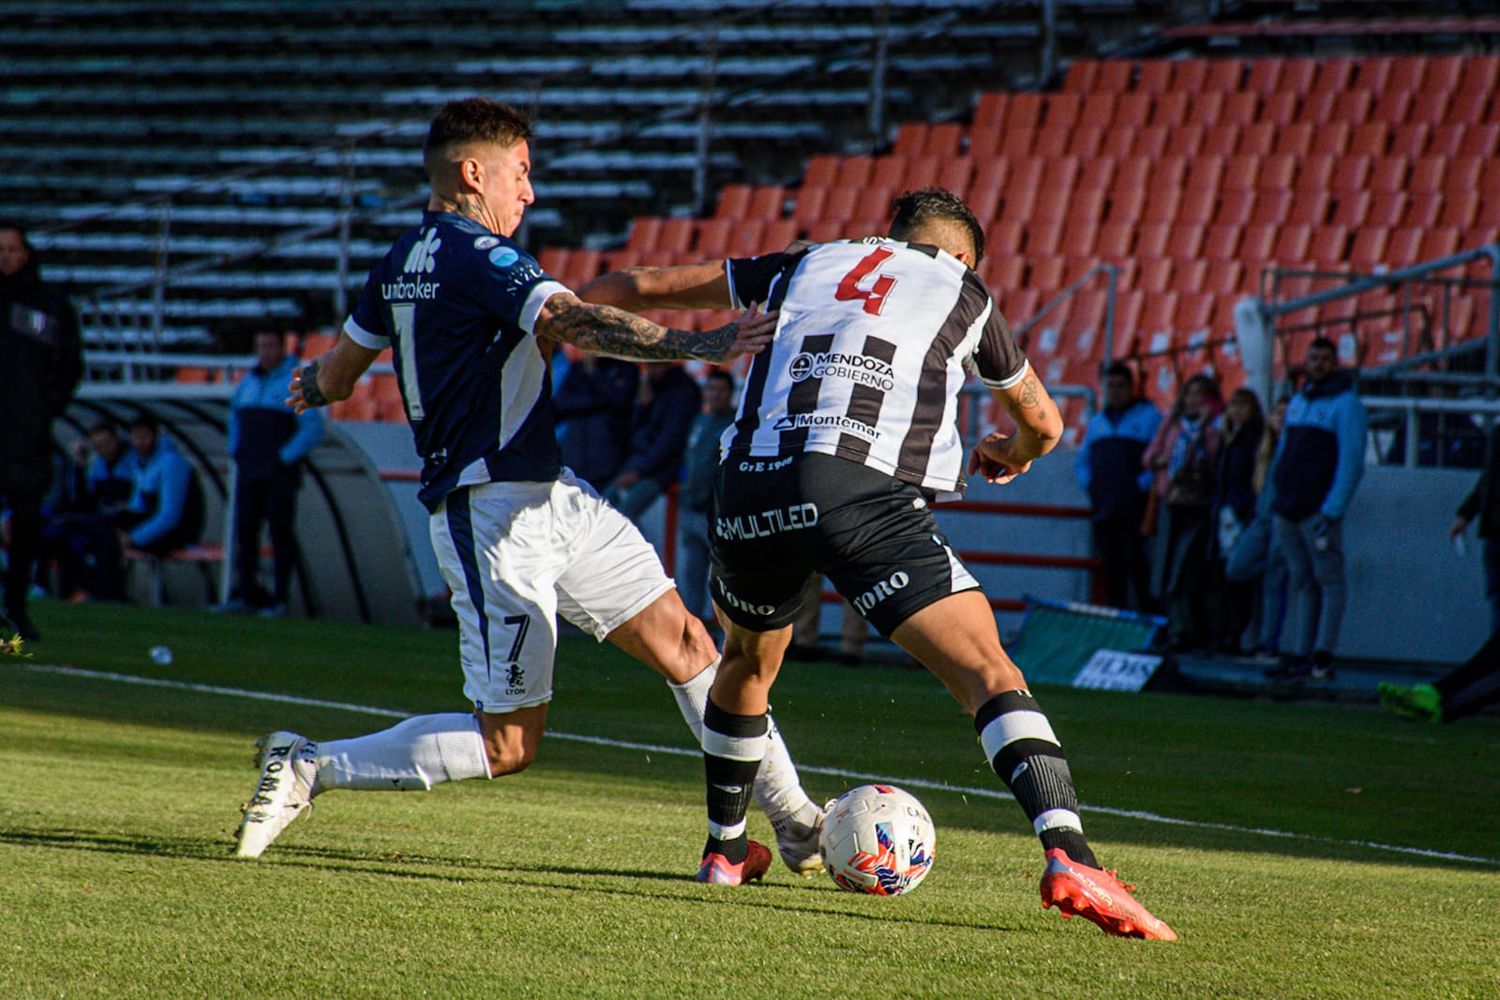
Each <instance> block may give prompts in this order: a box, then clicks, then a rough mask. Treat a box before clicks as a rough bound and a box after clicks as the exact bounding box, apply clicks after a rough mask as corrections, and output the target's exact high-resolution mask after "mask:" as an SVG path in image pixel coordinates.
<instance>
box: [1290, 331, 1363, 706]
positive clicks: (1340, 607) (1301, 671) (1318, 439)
mask: <svg viewBox="0 0 1500 1000" xmlns="http://www.w3.org/2000/svg"><path fill="white" fill-rule="evenodd" d="M1303 370H1304V372H1305V373H1306V378H1305V380H1304V381H1303V384H1302V388H1301V389H1300V390H1299V391H1298V392H1297V394H1296V395H1295V396H1293V397H1292V402H1291V405H1290V406H1288V407H1287V413H1286V429H1285V430H1284V431H1283V432H1282V435H1281V442H1280V444H1279V445H1278V446H1277V449H1276V461H1275V465H1274V467H1273V469H1272V478H1273V481H1274V483H1275V487H1276V499H1275V504H1274V507H1273V509H1274V510H1275V512H1276V537H1277V539H1278V540H1279V541H1280V542H1281V546H1282V549H1283V550H1284V551H1285V552H1286V561H1287V571H1288V574H1289V590H1290V593H1291V598H1292V601H1293V604H1294V605H1295V606H1296V608H1297V612H1298V624H1297V629H1298V631H1297V632H1296V644H1295V648H1294V649H1293V650H1292V654H1293V655H1292V659H1291V660H1290V661H1288V662H1287V663H1285V664H1283V665H1282V666H1280V667H1277V668H1275V669H1273V670H1270V671H1268V672H1267V674H1268V676H1270V677H1272V678H1273V679H1278V680H1301V679H1305V678H1312V679H1314V680H1329V679H1332V678H1333V676H1334V669H1333V650H1334V647H1335V646H1336V645H1337V643H1338V636H1339V625H1340V623H1341V622H1342V621H1343V618H1344V600H1345V596H1346V587H1345V582H1344V546H1343V523H1344V513H1345V512H1346V511H1347V510H1348V509H1349V501H1350V500H1352V499H1353V498H1354V490H1355V488H1356V487H1357V486H1358V485H1359V480H1360V477H1361V476H1362V475H1363V474H1364V468H1365V432H1366V429H1367V426H1368V425H1367V421H1366V417H1365V407H1364V404H1363V403H1361V402H1360V401H1359V395H1358V394H1357V393H1356V391H1355V385H1354V374H1353V373H1352V372H1348V371H1341V370H1340V369H1339V367H1338V354H1337V352H1336V350H1335V348H1334V345H1333V342H1332V341H1331V340H1328V339H1326V338H1324V337H1319V338H1318V339H1316V340H1314V341H1313V342H1312V344H1311V345H1310V346H1309V347H1308V349H1307V359H1306V361H1305V362H1304V363H1303Z"/></svg>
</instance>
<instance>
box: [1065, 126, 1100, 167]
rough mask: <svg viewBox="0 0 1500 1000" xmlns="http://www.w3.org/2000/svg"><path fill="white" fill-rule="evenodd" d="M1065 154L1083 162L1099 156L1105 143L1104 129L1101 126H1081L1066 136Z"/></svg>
mask: <svg viewBox="0 0 1500 1000" xmlns="http://www.w3.org/2000/svg"><path fill="white" fill-rule="evenodd" d="M1065 140H1066V141H1065V144H1064V146H1063V152H1065V153H1067V154H1068V155H1069V156H1076V157H1078V158H1079V159H1081V160H1087V159H1089V158H1090V157H1093V156H1097V155H1099V149H1100V147H1101V145H1102V144H1103V142H1104V128H1103V127H1102V126H1099V125H1079V126H1078V127H1077V128H1075V129H1072V130H1071V131H1069V132H1067V133H1066V135H1065Z"/></svg>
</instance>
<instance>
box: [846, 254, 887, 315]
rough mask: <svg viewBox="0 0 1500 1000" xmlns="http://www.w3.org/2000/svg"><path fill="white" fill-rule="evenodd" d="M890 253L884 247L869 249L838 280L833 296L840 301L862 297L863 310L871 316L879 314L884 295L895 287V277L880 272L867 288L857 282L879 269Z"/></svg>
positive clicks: (883, 303)
mask: <svg viewBox="0 0 1500 1000" xmlns="http://www.w3.org/2000/svg"><path fill="white" fill-rule="evenodd" d="M892 255H893V254H892V251H890V250H887V249H885V248H884V247H881V248H879V249H877V250H873V251H871V252H870V254H869V255H868V256H866V257H864V258H863V259H861V260H860V262H859V263H858V264H855V265H854V267H853V268H852V269H850V271H849V273H848V274H846V275H844V280H842V281H840V282H839V288H838V291H836V292H834V293H833V297H834V298H836V299H838V300H839V301H840V302H852V301H854V300H855V299H862V300H864V304H865V312H867V313H869V314H870V315H871V316H879V315H880V310H882V309H884V308H885V297H886V296H887V295H889V294H890V292H891V289H892V288H894V287H896V279H895V278H892V277H891V276H890V275H888V274H882V275H881V276H880V277H878V278H876V279H875V281H874V282H873V283H872V284H871V285H870V287H869V288H861V287H859V283H860V282H861V281H864V280H865V279H866V278H868V277H869V276H870V275H871V274H874V273H875V272H876V271H878V270H880V265H881V264H884V263H885V262H886V258H888V257H891V256H892Z"/></svg>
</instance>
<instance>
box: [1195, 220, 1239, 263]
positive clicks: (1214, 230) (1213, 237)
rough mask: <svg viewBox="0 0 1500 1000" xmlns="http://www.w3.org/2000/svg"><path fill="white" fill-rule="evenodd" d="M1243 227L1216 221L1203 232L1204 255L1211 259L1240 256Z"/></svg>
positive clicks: (1228, 258) (1231, 258) (1232, 258)
mask: <svg viewBox="0 0 1500 1000" xmlns="http://www.w3.org/2000/svg"><path fill="white" fill-rule="evenodd" d="M1243 234H1244V230H1243V227H1241V226H1238V225H1225V224H1223V223H1215V224H1214V225H1211V226H1209V227H1208V230H1207V231H1206V232H1205V233H1204V234H1203V256H1204V257H1205V258H1207V259H1209V260H1235V259H1236V258H1238V257H1239V252H1240V241H1241V239H1242V237H1243Z"/></svg>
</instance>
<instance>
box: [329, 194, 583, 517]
mask: <svg viewBox="0 0 1500 1000" xmlns="http://www.w3.org/2000/svg"><path fill="white" fill-rule="evenodd" d="M566 290H567V289H566V288H565V287H564V286H563V285H562V284H561V283H559V282H558V281H556V280H555V279H553V278H551V277H550V276H548V275H547V274H546V273H545V272H543V271H542V269H541V267H540V265H538V264H537V262H536V260H535V259H534V258H533V257H532V256H531V255H530V254H528V253H527V252H526V251H525V250H523V249H522V248H521V247H520V246H518V245H517V244H516V243H514V242H512V241H511V240H508V239H506V238H505V237H503V236H496V235H495V234H494V233H492V232H490V231H489V230H488V229H486V228H484V226H482V225H480V224H479V223H477V222H475V221H473V220H472V219H469V218H467V217H465V216H462V215H457V214H454V213H452V212H424V213H423V214H422V224H421V225H420V226H418V227H417V228H416V229H413V230H411V231H410V232H408V233H406V234H405V235H403V236H402V237H401V238H400V239H398V240H397V241H396V243H395V245H394V246H392V247H391V249H390V252H389V253H387V254H386V255H385V258H384V259H383V260H381V262H380V263H379V264H377V265H375V267H374V268H373V269H372V270H371V271H370V277H369V280H368V281H367V282H366V283H365V290H364V294H363V295H361V296H360V300H359V305H358V306H356V307H355V309H354V314H353V315H352V316H350V317H349V319H348V321H347V322H346V323H345V324H344V332H345V333H347V334H348V335H349V337H350V338H351V339H352V340H354V341H355V343H357V344H359V345H361V346H362V347H367V348H369V349H371V350H383V349H385V348H386V347H387V346H393V347H394V349H395V358H394V361H395V366H396V375H397V381H398V382H399V383H400V386H401V399H402V400H403V402H404V403H405V405H406V417H407V420H408V421H410V423H411V429H412V434H413V435H414V436H415V437H416V444H417V454H419V455H421V456H422V490H421V493H420V494H419V496H420V498H421V500H422V503H423V504H425V505H426V506H427V509H428V510H436V509H437V508H438V506H439V505H440V504H442V502H443V498H444V497H445V496H447V495H448V493H449V492H451V491H452V490H453V489H455V488H456V487H459V486H468V485H473V484H476V483H490V482H517V481H523V482H548V481H550V480H553V479H556V478H557V476H558V474H559V473H560V472H561V470H562V459H561V457H560V455H559V453H558V448H557V435H556V433H555V428H554V424H555V422H556V421H555V418H554V415H553V412H552V387H551V379H550V378H549V377H548V368H547V355H544V353H543V351H542V348H541V345H539V344H538V343H537V341H536V338H535V337H533V336H532V326H533V325H534V324H535V323H536V318H537V314H538V313H539V312H541V309H542V304H543V303H545V302H546V301H547V299H548V297H550V296H551V295H553V294H554V293H556V292H561V291H566Z"/></svg>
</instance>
